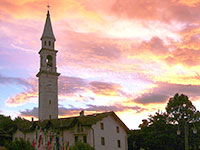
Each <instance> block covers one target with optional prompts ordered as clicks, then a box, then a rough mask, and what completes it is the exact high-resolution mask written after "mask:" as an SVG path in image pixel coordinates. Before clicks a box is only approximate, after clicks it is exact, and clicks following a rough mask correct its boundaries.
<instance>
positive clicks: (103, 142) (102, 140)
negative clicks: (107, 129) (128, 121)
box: [101, 137, 105, 145]
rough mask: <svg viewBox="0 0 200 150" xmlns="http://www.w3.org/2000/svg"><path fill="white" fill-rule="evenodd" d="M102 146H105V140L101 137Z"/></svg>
mask: <svg viewBox="0 0 200 150" xmlns="http://www.w3.org/2000/svg"><path fill="white" fill-rule="evenodd" d="M101 145H105V138H104V137H101Z"/></svg>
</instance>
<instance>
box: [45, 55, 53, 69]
mask: <svg viewBox="0 0 200 150" xmlns="http://www.w3.org/2000/svg"><path fill="white" fill-rule="evenodd" d="M46 63H47V66H50V67H52V56H51V55H48V56H47V59H46Z"/></svg>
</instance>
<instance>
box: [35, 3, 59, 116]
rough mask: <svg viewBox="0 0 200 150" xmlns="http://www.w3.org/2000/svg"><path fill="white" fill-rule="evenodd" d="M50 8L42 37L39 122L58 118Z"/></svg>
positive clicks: (55, 68) (39, 73) (56, 82)
mask: <svg viewBox="0 0 200 150" xmlns="http://www.w3.org/2000/svg"><path fill="white" fill-rule="evenodd" d="M49 7H50V6H48V11H47V17H46V22H45V26H44V30H43V34H42V37H41V39H40V40H41V46H42V48H41V50H40V51H39V54H40V70H39V72H38V74H37V75H36V76H37V77H38V78H39V109H38V117H39V120H47V119H56V118H58V76H59V75H60V73H57V67H56V53H57V52H58V51H57V50H55V41H56V38H55V36H54V33H53V29H52V25H51V19H50V13H49Z"/></svg>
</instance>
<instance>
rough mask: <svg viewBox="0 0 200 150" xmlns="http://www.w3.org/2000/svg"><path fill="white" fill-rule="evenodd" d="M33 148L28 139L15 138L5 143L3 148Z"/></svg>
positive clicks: (32, 149) (17, 149)
mask: <svg viewBox="0 0 200 150" xmlns="http://www.w3.org/2000/svg"><path fill="white" fill-rule="evenodd" d="M22 149H23V150H34V148H33V147H32V146H31V144H30V142H29V141H24V140H23V139H19V140H18V139H17V140H15V141H11V142H8V143H7V144H6V145H5V150H22Z"/></svg>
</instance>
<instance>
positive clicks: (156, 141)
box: [128, 94, 200, 150]
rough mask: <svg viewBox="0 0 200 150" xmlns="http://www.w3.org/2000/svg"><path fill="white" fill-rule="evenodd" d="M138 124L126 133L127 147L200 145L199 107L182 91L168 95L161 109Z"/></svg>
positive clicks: (165, 149) (180, 149)
mask: <svg viewBox="0 0 200 150" xmlns="http://www.w3.org/2000/svg"><path fill="white" fill-rule="evenodd" d="M139 128H140V129H138V130H132V131H131V133H130V134H129V137H128V149H129V150H142V149H144V150H184V149H188V150H198V149H200V115H199V111H197V110H196V108H195V107H194V105H193V104H192V102H191V101H190V100H189V99H188V97H187V96H185V95H183V94H181V95H178V94H176V95H175V96H174V97H172V98H170V99H169V101H168V104H167V106H166V108H165V111H164V112H161V111H158V112H156V113H155V114H154V115H150V116H149V118H147V119H144V120H143V122H142V123H141V124H140V125H139ZM185 133H186V134H185ZM185 138H186V139H185ZM187 141H188V143H187ZM185 143H186V145H185ZM186 147H187V148H186Z"/></svg>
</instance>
